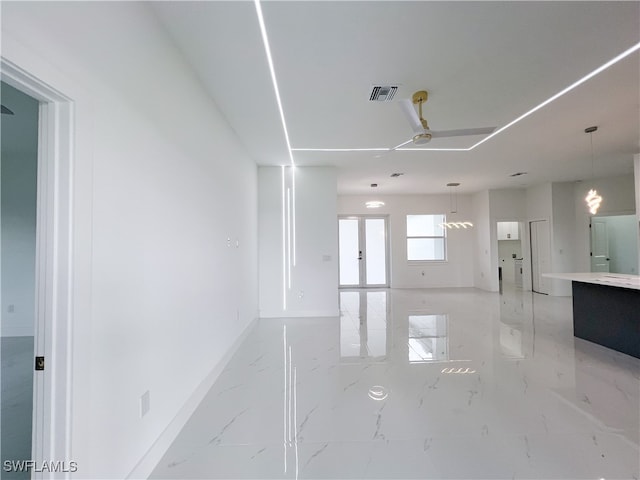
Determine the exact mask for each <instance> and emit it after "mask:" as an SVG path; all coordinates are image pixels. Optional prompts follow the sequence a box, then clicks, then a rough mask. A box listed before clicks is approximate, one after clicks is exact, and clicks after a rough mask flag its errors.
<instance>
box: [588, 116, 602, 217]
mask: <svg viewBox="0 0 640 480" xmlns="http://www.w3.org/2000/svg"><path fill="white" fill-rule="evenodd" d="M597 131H598V127H596V126H593V127H588V128H585V129H584V133H588V134H589V143H590V144H591V184H592V185H593V180H594V178H595V157H594V155H593V132H597ZM584 201H585V202H587V207H588V208H589V213H590V214H591V215H595V214H596V213H598V209H599V208H600V204H601V203H602V197H601V196H600V195H598V191H597V190H596V189H595V187H593V188H591V190H589V193H587V196H586V197H584Z"/></svg>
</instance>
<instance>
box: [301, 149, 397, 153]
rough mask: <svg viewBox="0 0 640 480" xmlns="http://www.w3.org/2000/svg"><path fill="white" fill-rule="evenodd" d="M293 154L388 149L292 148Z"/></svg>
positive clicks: (383, 150) (379, 150)
mask: <svg viewBox="0 0 640 480" xmlns="http://www.w3.org/2000/svg"><path fill="white" fill-rule="evenodd" d="M291 150H293V151H294V152H388V151H389V150H390V149H389V148H292V149H291Z"/></svg>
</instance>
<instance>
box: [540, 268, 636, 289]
mask: <svg viewBox="0 0 640 480" xmlns="http://www.w3.org/2000/svg"><path fill="white" fill-rule="evenodd" d="M542 276H543V277H548V278H557V279H560V280H571V281H573V282H584V283H595V284H598V285H608V286H610V287H620V288H631V289H634V290H640V275H627V274H624V273H605V272H581V273H544V274H542Z"/></svg>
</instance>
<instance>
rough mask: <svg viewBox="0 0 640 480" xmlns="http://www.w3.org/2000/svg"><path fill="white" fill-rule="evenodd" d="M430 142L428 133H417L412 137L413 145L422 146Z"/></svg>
mask: <svg viewBox="0 0 640 480" xmlns="http://www.w3.org/2000/svg"><path fill="white" fill-rule="evenodd" d="M430 141H431V134H430V133H429V132H424V133H419V134H418V135H416V136H414V137H413V144H414V145H424V144H426V143H429V142H430Z"/></svg>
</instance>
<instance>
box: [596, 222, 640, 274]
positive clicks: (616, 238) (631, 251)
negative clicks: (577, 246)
mask: <svg viewBox="0 0 640 480" xmlns="http://www.w3.org/2000/svg"><path fill="white" fill-rule="evenodd" d="M590 229H591V252H590V261H591V271H592V272H610V273H624V274H630V275H637V274H638V270H637V265H638V241H637V238H636V237H637V235H636V216H635V215H602V216H597V217H591V224H590Z"/></svg>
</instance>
